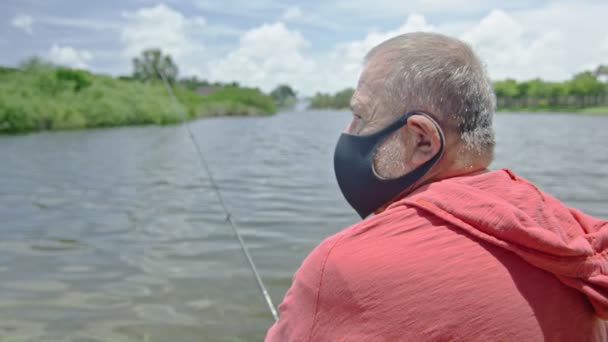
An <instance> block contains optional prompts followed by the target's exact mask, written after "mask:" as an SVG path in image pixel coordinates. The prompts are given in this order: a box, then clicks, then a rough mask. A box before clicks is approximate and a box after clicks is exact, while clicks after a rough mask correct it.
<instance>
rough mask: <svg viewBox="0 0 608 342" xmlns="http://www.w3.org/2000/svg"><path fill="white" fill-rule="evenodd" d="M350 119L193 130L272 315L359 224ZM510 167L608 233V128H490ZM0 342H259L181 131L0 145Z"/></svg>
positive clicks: (332, 116)
mask: <svg viewBox="0 0 608 342" xmlns="http://www.w3.org/2000/svg"><path fill="white" fill-rule="evenodd" d="M349 119H350V117H349V113H347V112H339V111H336V112H332V111H326V112H316V111H302V112H285V113H280V114H279V115H276V116H273V117H264V118H217V119H207V120H200V121H196V122H191V123H190V127H191V129H192V131H193V133H194V135H195V136H196V139H197V140H198V142H199V143H200V145H201V147H202V150H203V153H204V155H205V157H206V158H207V160H208V162H209V165H210V167H211V169H212V173H213V176H214V177H215V178H216V180H217V183H218V184H219V187H220V189H221V192H222V194H223V196H224V199H225V202H226V205H227V206H228V208H230V211H231V212H232V215H233V217H234V219H235V221H236V222H237V224H238V225H239V227H240V229H241V232H242V234H243V237H244V239H245V240H246V242H247V244H248V246H249V248H250V250H251V253H252V255H253V258H254V259H255V261H256V263H257V266H258V267H259V269H260V270H261V274H262V277H263V278H264V280H265V282H266V284H267V286H268V287H269V291H270V294H271V296H272V298H273V299H274V301H275V304H278V303H279V302H280V301H281V299H282V298H283V295H284V294H285V291H286V290H287V288H288V286H289V284H290V282H291V277H292V275H293V273H294V271H295V270H296V269H297V267H298V266H299V265H300V263H301V262H302V260H303V258H304V257H305V256H306V255H307V253H308V252H310V250H311V249H312V248H314V246H315V245H317V244H318V243H319V242H320V241H321V240H322V239H324V238H325V237H327V236H329V235H331V234H333V233H335V232H337V231H339V230H340V229H343V228H344V227H347V226H348V225H350V224H352V223H354V222H356V221H357V216H356V215H355V213H354V212H353V211H352V210H351V209H350V208H349V207H348V206H347V204H346V203H345V201H344V200H343V199H342V195H341V194H340V192H339V190H338V187H337V184H336V182H335V179H334V175H333V168H332V167H333V166H332V165H333V164H332V157H333V148H334V145H335V142H336V140H337V138H338V134H339V133H340V131H341V130H342V128H343V127H345V125H346V123H347V122H348V121H349ZM495 126H496V132H497V142H498V145H497V150H496V159H495V162H494V163H493V165H492V168H493V169H497V168H503V167H509V168H511V169H512V170H514V171H515V172H516V173H518V174H519V175H521V176H524V177H526V178H528V179H530V180H532V181H533V182H535V183H536V184H537V185H538V186H539V187H540V188H541V189H543V190H545V191H547V192H549V193H551V194H553V195H554V196H556V197H558V198H559V199H561V200H563V201H564V202H566V203H567V204H569V205H572V206H576V207H579V208H580V209H582V210H584V211H586V212H587V213H589V214H592V215H595V216H599V217H603V218H608V206H607V205H606V203H608V153H607V147H608V133H607V132H608V116H583V115H576V114H533V115H526V114H517V113H512V114H507V113H503V114H498V115H497V117H496V120H495ZM0 158H1V159H0V160H1V166H0V233H1V234H2V235H1V236H2V239H1V240H0V278H1V279H2V281H0V340H2V341H81V342H82V341H159V342H161V341H162V342H164V341H180V342H181V341H258V340H261V339H263V336H264V335H265V332H266V329H267V328H268V326H269V325H270V324H271V323H272V318H271V316H270V314H269V312H268V310H267V308H266V306H265V304H264V301H263V299H262V297H261V295H260V294H259V292H258V289H257V287H256V284H255V282H254V279H253V278H252V276H251V272H250V270H249V268H248V267H247V264H246V261H245V259H244V258H243V255H242V254H241V251H240V249H239V245H238V243H237V241H236V240H235V238H234V236H233V235H232V232H231V230H230V227H229V226H227V225H226V224H225V222H224V220H225V216H224V214H223V213H222V211H221V208H220V206H219V204H218V201H217V198H216V197H215V195H214V193H213V191H212V188H211V185H210V183H209V181H208V178H207V175H206V174H205V173H204V172H203V169H202V168H201V167H200V163H199V161H198V160H197V158H196V154H195V150H194V148H193V145H192V143H191V142H190V141H189V139H188V136H187V134H186V132H185V130H184V127H182V126H169V127H154V126H147V127H123V128H112V129H97V130H88V131H73V132H46V133H36V134H29V135H21V136H0Z"/></svg>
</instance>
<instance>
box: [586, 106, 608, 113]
mask: <svg viewBox="0 0 608 342" xmlns="http://www.w3.org/2000/svg"><path fill="white" fill-rule="evenodd" d="M581 113H587V114H605V115H608V106H604V107H592V108H585V109H583V110H581Z"/></svg>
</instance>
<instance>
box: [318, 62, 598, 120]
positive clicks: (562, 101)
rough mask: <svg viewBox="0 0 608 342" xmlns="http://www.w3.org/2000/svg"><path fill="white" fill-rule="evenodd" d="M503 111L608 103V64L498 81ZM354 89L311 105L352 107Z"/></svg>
mask: <svg viewBox="0 0 608 342" xmlns="http://www.w3.org/2000/svg"><path fill="white" fill-rule="evenodd" d="M494 91H495V93H496V99H497V107H498V109H499V110H574V111H576V110H580V109H585V108H592V107H602V106H608V65H600V66H598V67H597V68H596V69H595V70H593V71H584V72H581V73H578V74H576V75H574V76H573V77H572V78H571V79H570V80H567V81H563V82H547V81H543V80H541V79H538V78H537V79H533V80H528V81H516V80H514V79H507V80H502V81H497V82H494ZM353 92H354V90H353V89H352V88H347V89H344V90H341V91H339V92H337V93H334V94H328V93H317V94H315V95H314V96H313V97H312V98H311V99H310V107H311V108H328V109H344V108H348V107H349V102H350V98H351V96H352V94H353Z"/></svg>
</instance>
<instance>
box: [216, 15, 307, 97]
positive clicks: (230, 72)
mask: <svg viewBox="0 0 608 342" xmlns="http://www.w3.org/2000/svg"><path fill="white" fill-rule="evenodd" d="M309 45H310V43H309V42H308V41H307V40H306V39H304V37H303V36H302V34H300V33H299V32H297V31H290V30H289V29H287V27H286V26H285V24H284V23H282V22H277V23H274V24H264V25H262V26H260V27H257V28H254V29H252V30H250V31H247V32H246V33H244V34H243V36H242V37H241V39H240V44H239V47H238V48H237V49H236V50H235V51H232V52H230V53H229V54H228V55H227V56H225V57H224V58H222V59H220V60H216V61H214V62H211V63H210V65H209V72H210V77H211V79H213V80H236V81H240V82H244V83H246V84H248V85H254V86H258V87H261V88H262V89H264V90H266V91H268V90H271V89H272V88H274V87H275V86H276V85H278V84H280V83H289V84H292V85H297V84H300V83H301V82H307V81H308V80H311V75H314V72H315V71H316V64H315V62H314V60H312V59H311V58H307V57H305V56H304V50H305V49H306V48H307V47H309ZM312 79H314V76H313V77H312Z"/></svg>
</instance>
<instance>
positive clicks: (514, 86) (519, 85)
mask: <svg viewBox="0 0 608 342" xmlns="http://www.w3.org/2000/svg"><path fill="white" fill-rule="evenodd" d="M605 75H606V67H604V66H600V67H598V68H597V70H596V71H595V72H591V71H585V72H581V73H579V74H577V75H575V76H574V77H573V78H572V79H571V80H568V81H565V82H545V81H542V80H540V79H534V80H530V81H524V82H517V81H515V80H511V79H509V80H505V81H499V82H495V83H494V89H495V91H496V98H497V101H498V102H497V104H498V109H499V110H532V111H584V110H592V111H594V110H595V109H592V108H599V107H601V106H608V83H605V82H601V80H600V78H601V77H605Z"/></svg>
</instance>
